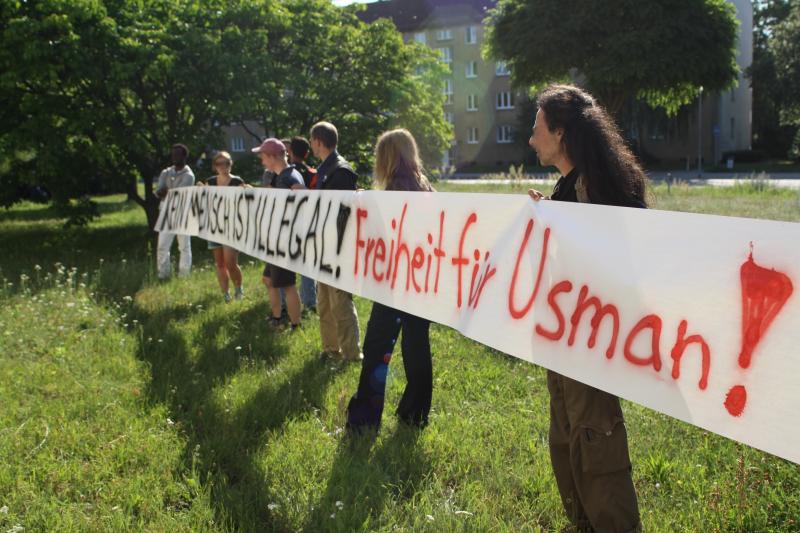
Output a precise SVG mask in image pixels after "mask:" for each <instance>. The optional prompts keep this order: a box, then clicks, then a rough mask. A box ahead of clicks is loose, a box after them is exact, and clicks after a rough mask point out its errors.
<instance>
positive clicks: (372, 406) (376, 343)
mask: <svg viewBox="0 0 800 533" xmlns="http://www.w3.org/2000/svg"><path fill="white" fill-rule="evenodd" d="M429 329H430V321H428V320H425V319H423V318H419V317H417V316H414V315H409V314H408V313H404V312H402V311H398V310H397V309H393V308H391V307H387V306H385V305H381V304H379V303H377V302H376V303H374V304H373V305H372V313H371V314H370V316H369V323H368V324H367V333H366V336H365V337H364V360H363V361H362V366H361V377H360V378H359V382H358V391H356V394H355V396H353V397H352V398H351V399H350V404H349V405H348V406H347V426H348V428H351V429H358V428H363V427H379V426H380V424H381V415H382V414H383V402H384V395H385V391H386V376H387V374H388V372H389V362H390V361H391V359H392V352H393V351H394V346H395V344H396V343H397V337H398V335H399V334H400V333H401V331H402V339H401V350H402V354H403V367H404V368H405V371H406V379H407V381H408V383H407V384H406V389H405V391H404V392H403V397H402V399H401V400H400V405H399V406H398V407H397V416H398V417H399V418H400V419H401V420H402V421H404V422H406V423H408V424H412V425H416V426H424V425H425V424H427V423H428V413H429V412H430V410H431V397H432V395H433V365H432V362H431V345H430V338H429Z"/></svg>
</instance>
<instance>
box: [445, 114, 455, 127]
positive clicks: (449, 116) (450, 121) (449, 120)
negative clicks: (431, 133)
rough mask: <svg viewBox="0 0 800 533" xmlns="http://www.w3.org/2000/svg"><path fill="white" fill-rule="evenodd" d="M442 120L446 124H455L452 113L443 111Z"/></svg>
mask: <svg viewBox="0 0 800 533" xmlns="http://www.w3.org/2000/svg"><path fill="white" fill-rule="evenodd" d="M444 119H445V120H446V121H447V123H448V124H455V123H456V119H455V115H453V112H452V111H445V112H444Z"/></svg>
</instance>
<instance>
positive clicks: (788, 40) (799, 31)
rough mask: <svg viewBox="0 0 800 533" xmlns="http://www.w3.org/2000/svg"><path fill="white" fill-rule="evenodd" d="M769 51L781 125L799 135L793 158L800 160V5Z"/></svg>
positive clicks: (791, 10)
mask: <svg viewBox="0 0 800 533" xmlns="http://www.w3.org/2000/svg"><path fill="white" fill-rule="evenodd" d="M769 51H770V53H771V54H772V56H773V57H774V62H775V74H776V101H777V102H778V103H779V106H780V107H779V119H780V123H781V124H782V125H785V126H789V127H791V128H793V129H794V131H795V132H796V133H795V137H794V142H793V145H792V155H793V156H794V157H795V158H797V159H800V94H799V93H800V91H798V87H800V2H797V1H795V2H791V4H790V8H789V12H788V15H787V17H786V18H785V19H784V20H782V21H781V22H779V23H778V24H776V25H775V27H774V31H773V34H772V36H771V38H770V39H769Z"/></svg>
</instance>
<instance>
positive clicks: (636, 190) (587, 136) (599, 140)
mask: <svg viewBox="0 0 800 533" xmlns="http://www.w3.org/2000/svg"><path fill="white" fill-rule="evenodd" d="M537 104H538V106H539V108H540V109H541V110H542V111H543V112H544V114H545V117H546V119H547V126H548V129H549V130H550V131H551V132H555V131H556V130H559V129H560V130H562V131H563V136H562V137H561V143H562V145H563V146H564V150H565V151H566V154H567V157H568V158H569V160H570V161H571V162H572V164H573V165H575V168H576V169H577V171H578V172H579V173H580V175H582V176H583V179H584V181H585V183H586V189H587V192H588V194H589V198H590V199H591V201H592V203H596V204H605V205H618V206H626V207H647V198H646V196H647V192H646V189H647V176H646V175H645V173H644V170H643V169H642V167H641V165H640V164H639V162H638V161H637V159H636V156H634V155H633V153H632V152H631V150H630V149H629V148H628V146H627V145H626V144H625V141H624V140H623V139H622V135H620V132H619V129H618V128H617V126H616V124H615V123H614V121H613V120H612V119H611V117H610V116H609V115H608V113H607V112H606V110H605V109H603V107H601V106H600V104H598V103H597V102H596V101H595V99H594V97H592V95H590V94H589V93H587V92H586V91H584V90H583V89H579V88H578V87H575V86H572V85H552V86H550V87H548V88H546V89H545V90H543V91H542V92H541V93H540V94H539V96H538V97H537Z"/></svg>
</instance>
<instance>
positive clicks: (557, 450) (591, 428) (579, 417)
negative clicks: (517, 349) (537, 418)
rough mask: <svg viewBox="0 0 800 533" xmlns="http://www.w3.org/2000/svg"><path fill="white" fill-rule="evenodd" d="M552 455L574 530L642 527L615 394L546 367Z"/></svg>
mask: <svg viewBox="0 0 800 533" xmlns="http://www.w3.org/2000/svg"><path fill="white" fill-rule="evenodd" d="M547 388H548V390H549V391H550V459H551V461H552V463H553V472H554V473H555V476H556V483H557V484H558V491H559V492H560V493H561V501H562V502H563V504H564V509H565V510H566V512H567V515H568V516H569V519H570V522H572V525H573V527H574V528H575V529H577V530H578V531H596V532H598V533H600V532H626V533H627V532H634V531H641V524H640V522H639V506H638V504H637V502H636V491H635V489H634V487H633V480H632V479H631V461H630V457H629V456H628V436H627V433H626V432H625V424H624V422H623V418H622V408H621V407H620V404H619V398H617V397H616V396H613V395H611V394H608V393H606V392H603V391H601V390H598V389H595V388H593V387H590V386H588V385H584V384H583V383H580V382H578V381H575V380H572V379H569V378H567V377H564V376H562V375H560V374H556V373H555V372H551V371H549V370H548V372H547Z"/></svg>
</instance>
